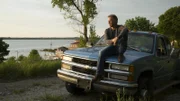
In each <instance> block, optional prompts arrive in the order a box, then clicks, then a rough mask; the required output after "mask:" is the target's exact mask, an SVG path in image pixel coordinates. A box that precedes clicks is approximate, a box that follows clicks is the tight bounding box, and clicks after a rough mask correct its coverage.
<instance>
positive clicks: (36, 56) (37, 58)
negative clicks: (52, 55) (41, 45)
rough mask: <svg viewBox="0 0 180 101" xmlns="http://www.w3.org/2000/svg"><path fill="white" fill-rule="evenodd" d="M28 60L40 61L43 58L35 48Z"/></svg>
mask: <svg viewBox="0 0 180 101" xmlns="http://www.w3.org/2000/svg"><path fill="white" fill-rule="evenodd" d="M28 60H30V61H40V60H42V58H41V56H40V55H39V52H38V51H37V50H35V49H33V50H31V52H30V53H29V55H28Z"/></svg>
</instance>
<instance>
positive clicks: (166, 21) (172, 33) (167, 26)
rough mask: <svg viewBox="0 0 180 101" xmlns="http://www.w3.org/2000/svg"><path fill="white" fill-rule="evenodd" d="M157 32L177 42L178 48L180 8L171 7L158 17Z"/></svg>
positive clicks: (179, 42)
mask: <svg viewBox="0 0 180 101" xmlns="http://www.w3.org/2000/svg"><path fill="white" fill-rule="evenodd" d="M158 30H159V32H160V33H162V34H165V35H167V36H169V37H170V38H171V39H172V40H173V41H174V40H177V42H178V44H179V45H178V46H180V6H177V7H172V8H170V9H168V10H167V11H166V12H165V13H164V14H162V15H160V16H159V24H158Z"/></svg>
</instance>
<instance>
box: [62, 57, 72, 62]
mask: <svg viewBox="0 0 180 101" xmlns="http://www.w3.org/2000/svg"><path fill="white" fill-rule="evenodd" d="M62 59H63V60H67V61H72V57H69V56H63V57H62Z"/></svg>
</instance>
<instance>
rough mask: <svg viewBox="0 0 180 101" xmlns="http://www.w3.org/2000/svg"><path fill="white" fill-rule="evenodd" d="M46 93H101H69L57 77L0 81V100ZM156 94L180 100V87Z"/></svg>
mask: <svg viewBox="0 0 180 101" xmlns="http://www.w3.org/2000/svg"><path fill="white" fill-rule="evenodd" d="M48 95H52V96H54V98H57V99H58V98H59V97H60V98H61V101H100V98H101V94H100V93H98V92H94V91H92V92H89V93H88V94H85V95H82V96H74V95H71V94H69V93H68V92H67V91H66V89H65V86H64V82H62V81H61V80H60V79H58V78H57V77H49V78H38V79H28V80H22V81H17V82H11V83H0V101H44V98H45V99H46V98H48V97H47V96H48ZM57 96H59V97H57ZM156 96H157V98H156V100H157V101H180V89H176V88H169V89H167V90H165V91H163V92H162V93H161V94H159V95H156ZM48 101H51V99H50V100H48Z"/></svg>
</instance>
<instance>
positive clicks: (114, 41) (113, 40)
mask: <svg viewBox="0 0 180 101" xmlns="http://www.w3.org/2000/svg"><path fill="white" fill-rule="evenodd" d="M117 40H118V37H115V38H114V39H112V42H113V45H114V46H115V45H116V42H117Z"/></svg>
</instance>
